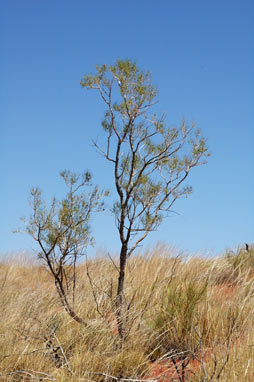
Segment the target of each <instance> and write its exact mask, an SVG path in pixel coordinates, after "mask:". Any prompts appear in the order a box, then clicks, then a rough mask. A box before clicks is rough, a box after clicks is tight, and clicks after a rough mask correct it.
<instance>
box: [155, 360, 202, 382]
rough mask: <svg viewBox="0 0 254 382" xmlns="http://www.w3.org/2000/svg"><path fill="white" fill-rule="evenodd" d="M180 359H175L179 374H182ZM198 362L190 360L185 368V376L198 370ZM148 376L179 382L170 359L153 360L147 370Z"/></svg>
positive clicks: (161, 381)
mask: <svg viewBox="0 0 254 382" xmlns="http://www.w3.org/2000/svg"><path fill="white" fill-rule="evenodd" d="M181 362H182V361H180V360H178V361H177V366H178V369H179V373H180V376H182V366H181ZM200 366H201V364H200V362H198V361H197V360H192V361H190V362H189V364H188V366H187V367H186V368H185V376H188V375H189V376H190V375H193V374H195V373H197V372H198V371H199V370H200ZM148 378H152V379H156V380H157V381H159V382H177V381H178V382H179V380H180V379H179V375H178V373H177V370H176V367H175V365H174V363H173V362H172V361H171V360H170V359H166V360H164V361H160V362H154V363H153V364H152V365H151V367H150V371H149V375H148Z"/></svg>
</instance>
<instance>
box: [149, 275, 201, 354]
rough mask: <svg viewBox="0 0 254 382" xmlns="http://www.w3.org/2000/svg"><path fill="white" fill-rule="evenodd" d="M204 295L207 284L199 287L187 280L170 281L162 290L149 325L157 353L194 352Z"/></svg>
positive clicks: (192, 281)
mask: <svg viewBox="0 0 254 382" xmlns="http://www.w3.org/2000/svg"><path fill="white" fill-rule="evenodd" d="M206 291H207V282H205V283H203V284H202V285H199V284H198V283H197V282H196V281H194V280H189V279H186V280H185V281H182V280H181V281H180V282H177V281H172V282H171V283H170V285H169V286H167V287H166V288H165V289H164V292H163V296H162V300H161V305H160V309H159V311H158V312H157V314H156V316H155V317H154V319H153V320H152V321H151V325H152V328H153V329H154V330H155V333H156V336H155V341H154V343H153V347H154V348H155V349H157V350H156V352H157V353H159V354H165V353H167V352H169V353H170V352H173V353H174V352H186V351H194V349H195V347H196V346H197V339H196V337H197V336H196V333H195V328H196V326H198V323H199V317H198V316H199V314H198V312H199V306H200V303H201V302H204V300H205V298H206Z"/></svg>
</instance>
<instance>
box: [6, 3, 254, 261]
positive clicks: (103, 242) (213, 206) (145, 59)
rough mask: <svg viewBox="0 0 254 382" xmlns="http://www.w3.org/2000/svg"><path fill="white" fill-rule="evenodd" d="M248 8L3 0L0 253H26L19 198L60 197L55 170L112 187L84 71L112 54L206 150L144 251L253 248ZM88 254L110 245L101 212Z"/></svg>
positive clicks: (110, 224) (115, 244)
mask: <svg viewBox="0 0 254 382" xmlns="http://www.w3.org/2000/svg"><path fill="white" fill-rule="evenodd" d="M253 10H254V5H253V2H252V1H248V0H242V1H239V0H238V1H235V0H224V1H221V0H202V1H201V0H193V1H189V0H178V1H176V0H175V1H173V0H163V1H162V0H157V1H151V0H146V1H145V0H139V1H137V0H129V1H128V2H121V1H119V0H118V1H115V0H108V1H102V0H101V1H99V0H97V1H93V2H92V1H85V0H83V1H81V0H74V1H67V0H22V1H20V0H3V1H1V3H0V39H1V41H0V43H1V44H0V45H1V61H0V75H1V89H0V103H1V113H0V169H1V189H0V205H1V219H0V237H1V240H0V253H2V254H3V253H6V252H15V251H19V250H21V249H23V250H30V249H31V248H36V246H35V245H34V244H33V242H32V240H31V239H30V238H29V237H27V236H25V235H21V234H15V235H14V234H13V233H12V230H14V229H15V228H17V227H19V226H20V225H21V223H20V221H19V217H20V216H22V215H26V216H28V215H29V212H30V210H29V207H28V201H27V199H28V195H29V190H30V188H31V187H32V186H40V188H41V189H42V190H43V192H44V195H45V197H46V198H47V199H50V198H51V197H52V196H53V195H56V196H57V197H58V196H59V197H61V196H63V194H64V186H63V183H62V181H61V179H60V177H59V176H58V173H59V171H60V170H62V169H71V170H74V171H77V172H79V171H82V170H84V169H90V170H91V171H92V173H93V175H94V181H95V183H97V184H98V185H100V186H101V187H104V188H112V186H113V179H112V168H111V167H110V165H109V164H108V163H106V162H105V161H104V159H103V158H102V157H101V156H100V155H98V153H97V152H96V151H95V150H94V148H93V147H92V144H91V141H92V139H97V138H100V139H103V133H102V129H101V127H100V122H101V120H102V117H103V112H104V105H103V104H102V103H101V102H100V100H99V99H98V98H97V96H96V94H93V93H92V92H86V91H85V90H84V89H81V88H80V85H79V81H80V79H81V77H82V76H83V74H85V73H89V72H92V71H93V70H94V68H95V65H97V64H102V63H106V64H111V63H113V62H114V61H115V60H116V59H119V58H131V59H133V60H136V62H137V63H138V65H139V66H140V67H142V68H143V69H148V70H150V71H151V72H152V75H153V82H154V84H155V85H156V86H157V87H158V88H159V101H160V103H159V105H158V108H160V110H161V111H165V112H166V114H167V121H168V123H169V124H173V125H176V124H178V123H180V121H181V119H182V117H183V116H184V117H185V118H186V120H187V122H189V123H192V122H195V123H196V124H197V126H199V127H200V128H201V129H202V132H203V134H204V135H205V136H206V137H207V138H208V144H209V148H210V151H211V153H212V156H211V158H210V159H209V163H208V164H207V165H206V166H203V167H200V168H197V169H195V170H194V171H193V174H192V175H191V177H190V178H189V180H188V184H191V185H192V186H193V188H194V193H193V194H192V195H191V196H190V197H189V198H188V199H184V200H179V201H178V203H177V204H176V205H175V207H174V208H175V210H176V211H177V212H178V213H179V215H173V216H172V217H170V218H169V219H167V220H165V221H164V223H163V225H162V226H161V227H160V228H159V230H158V232H156V233H153V234H152V235H151V236H150V237H149V238H148V239H147V240H146V241H145V242H144V247H147V246H151V245H154V244H156V242H158V241H164V242H166V243H168V244H169V245H173V246H174V247H176V248H179V250H183V249H184V250H187V251H190V252H197V251H198V252H201V253H207V252H213V253H218V252H221V251H223V250H224V249H225V248H232V247H235V246H237V245H240V244H242V243H244V242H254V222H253V216H254V203H253V189H254V180H253V179H254V177H253V169H254V155H253V142H254V132H253V131H254V130H253V111H254V91H253V89H254V76H253V71H254V69H253V68H254V60H253V37H254V33H253V32H254V28H253V16H254V12H253ZM92 228H93V233H94V237H95V239H96V247H95V249H89V253H91V254H92V253H94V251H96V248H97V249H98V248H104V249H105V250H108V251H110V252H111V253H116V252H117V251H118V249H119V239H118V236H117V231H116V228H115V226H114V220H113V217H112V216H111V215H110V213H109V212H106V213H103V214H100V215H96V216H94V217H93V220H92Z"/></svg>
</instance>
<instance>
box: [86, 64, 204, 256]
mask: <svg viewBox="0 0 254 382" xmlns="http://www.w3.org/2000/svg"><path fill="white" fill-rule="evenodd" d="M96 70H97V73H96V74H95V75H91V74H89V75H85V76H84V77H83V79H82V80H81V82H80V83H81V86H82V87H83V88H86V89H95V90H97V91H98V92H99V94H100V97H101V98H102V100H103V101H104V102H105V104H106V112H105V114H104V119H103V121H102V127H103V129H104V131H105V133H106V135H107V139H106V147H100V146H98V145H97V143H96V144H95V146H96V148H97V149H98V150H99V151H100V152H101V153H103V155H104V156H105V158H106V159H107V160H108V161H110V162H111V163H112V164H113V166H114V177H115V184H116V191H117V193H118V197H119V201H118V202H117V204H115V207H114V208H113V213H114V214H115V219H116V224H117V227H118V230H119V234H120V239H121V241H122V245H123V246H125V247H126V243H127V247H128V256H129V255H130V254H131V253H132V252H133V251H134V249H135V248H136V247H137V245H138V244H139V243H140V242H141V241H143V240H144V238H145V237H146V236H147V234H148V233H149V232H150V231H152V230H155V229H156V228H157V227H158V225H159V224H160V223H161V221H162V220H163V217H164V216H167V213H168V212H170V211H171V207H172V205H173V204H174V202H175V201H176V200H177V199H178V198H180V197H181V196H188V195H189V194H190V193H191V192H192V189H191V187H181V185H182V182H184V181H185V179H186V178H187V176H188V174H189V171H190V170H191V169H192V168H193V167H196V166H198V165H201V164H203V163H205V159H206V157H208V156H209V153H208V149H207V147H206V141H205V139H204V138H203V137H202V136H201V133H200V130H199V129H195V126H194V125H192V126H191V127H189V126H187V125H186V123H185V121H184V120H183V121H182V123H181V124H180V126H179V127H168V126H167V125H166V123H165V120H164V116H162V117H158V116H157V115H156V113H151V108H152V107H153V106H154V105H155V103H156V96H157V94H158V91H157V89H156V88H155V87H154V86H153V85H152V82H151V75H150V73H149V72H147V71H142V70H141V69H140V68H138V66H137V64H136V63H135V62H133V61H131V60H118V61H116V63H115V64H114V65H109V66H107V65H102V66H97V68H96ZM116 206H117V208H116ZM134 238H135V240H133V239H134ZM132 240H133V243H132V244H130V243H131V241H132Z"/></svg>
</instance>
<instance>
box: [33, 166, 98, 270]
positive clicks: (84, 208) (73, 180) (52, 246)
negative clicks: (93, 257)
mask: <svg viewBox="0 0 254 382" xmlns="http://www.w3.org/2000/svg"><path fill="white" fill-rule="evenodd" d="M60 175H61V177H62V178H63V180H64V182H65V185H66V186H67V188H68V192H67V194H66V196H65V197H64V198H63V199H62V200H60V201H57V199H56V198H53V200H52V202H51V205H50V207H47V206H46V203H45V201H44V200H43V199H42V193H41V191H40V190H39V189H38V188H33V189H32V190H31V200H30V202H31V206H32V209H33V214H32V215H31V216H30V219H29V222H28V223H27V224H26V232H27V233H28V234H29V235H31V236H32V237H33V238H34V239H35V240H36V241H37V242H38V244H39V245H40V249H41V251H40V254H39V256H40V257H41V258H42V259H44V260H46V261H47V256H48V257H50V259H51V260H52V261H54V262H55V263H56V265H57V263H58V262H63V263H65V264H66V263H67V261H68V259H71V260H73V257H75V256H78V255H80V254H82V250H83V249H84V248H85V247H86V246H87V245H88V244H91V243H92V237H91V232H90V226H89V221H90V216H91V213H92V211H94V210H101V209H102V208H103V202H101V201H100V200H101V197H102V193H100V192H99V190H98V188H97V187H94V188H93V189H92V190H91V191H90V192H89V193H84V192H82V188H83V187H84V186H91V184H90V181H91V174H90V173H89V172H85V173H84V174H82V175H77V174H75V173H72V172H70V171H63V172H61V174H60ZM103 195H105V193H103Z"/></svg>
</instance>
